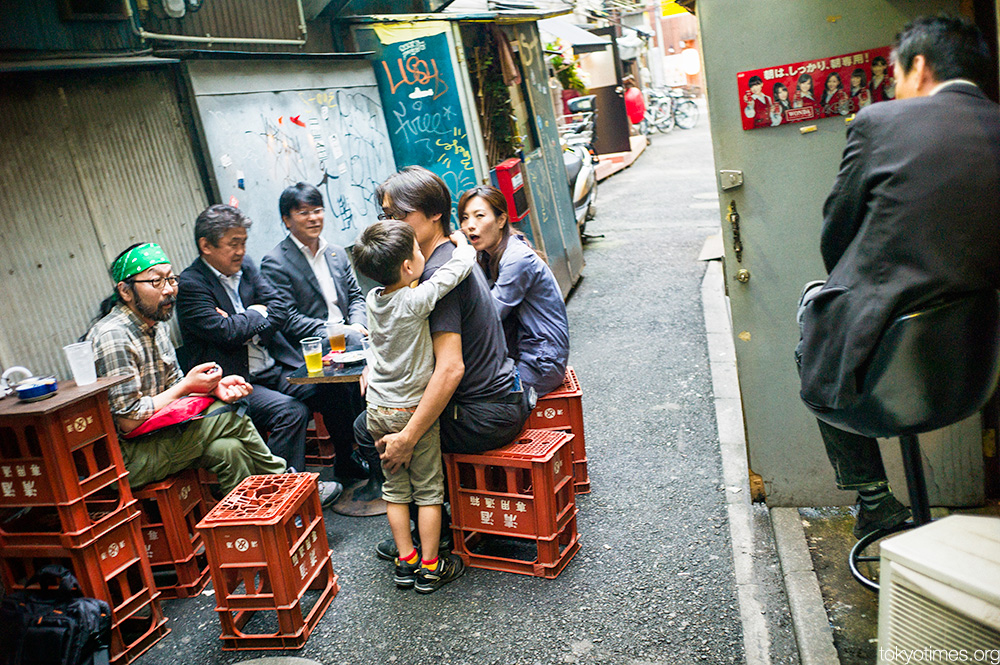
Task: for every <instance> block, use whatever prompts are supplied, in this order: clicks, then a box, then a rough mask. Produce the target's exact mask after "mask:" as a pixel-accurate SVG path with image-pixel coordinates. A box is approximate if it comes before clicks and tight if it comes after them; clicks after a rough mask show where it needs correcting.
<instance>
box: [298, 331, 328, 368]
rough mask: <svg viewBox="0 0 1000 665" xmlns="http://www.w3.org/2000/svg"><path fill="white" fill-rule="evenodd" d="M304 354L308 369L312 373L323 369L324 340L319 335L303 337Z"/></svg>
mask: <svg viewBox="0 0 1000 665" xmlns="http://www.w3.org/2000/svg"><path fill="white" fill-rule="evenodd" d="M301 344H302V355H303V357H305V359H306V371H307V372H309V373H310V374H314V373H317V372H322V371H323V340H322V339H321V338H319V337H303V338H302V342H301Z"/></svg>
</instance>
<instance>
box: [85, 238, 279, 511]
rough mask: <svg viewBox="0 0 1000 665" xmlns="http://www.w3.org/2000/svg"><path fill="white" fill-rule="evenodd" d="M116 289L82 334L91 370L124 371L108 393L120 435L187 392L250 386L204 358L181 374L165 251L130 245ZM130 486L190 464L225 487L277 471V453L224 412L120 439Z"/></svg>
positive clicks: (115, 266) (234, 393) (235, 395)
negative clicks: (170, 329) (170, 325)
mask: <svg viewBox="0 0 1000 665" xmlns="http://www.w3.org/2000/svg"><path fill="white" fill-rule="evenodd" d="M111 278H112V280H113V281H114V283H115V291H114V293H113V294H112V295H111V296H110V297H109V298H107V299H106V300H105V301H104V302H103V303H101V310H100V314H99V315H98V320H97V321H96V322H95V323H94V324H93V325H92V326H91V328H90V330H89V331H88V332H87V335H86V338H87V339H89V340H92V341H93V342H94V350H95V354H96V357H97V373H98V374H99V375H100V376H127V377H128V378H129V380H128V381H125V382H123V383H119V384H118V385H116V386H114V387H113V388H111V389H110V390H109V391H108V399H109V402H110V404H111V413H112V415H113V416H114V418H115V425H116V427H117V428H118V431H119V432H120V433H121V434H127V433H128V432H130V431H132V430H133V429H135V428H136V427H138V426H139V425H140V424H142V423H143V422H145V421H146V420H147V419H148V418H149V417H150V416H152V415H153V414H154V413H155V412H156V411H157V410H159V409H161V408H163V407H164V406H166V405H167V404H169V403H171V402H172V401H174V400H176V399H178V398H180V397H184V396H186V395H190V394H211V395H214V396H215V397H217V398H218V399H219V400H220V402H219V403H217V404H215V405H213V406H211V407H209V412H211V411H213V410H214V409H216V408H219V407H221V405H222V402H227V403H228V402H234V401H236V400H238V399H240V398H242V397H246V396H247V395H249V394H250V392H251V391H252V390H253V388H252V387H251V386H250V384H249V383H247V382H246V381H245V380H244V379H243V378H242V377H240V376H236V375H231V376H226V377H223V376H222V372H221V371H220V369H219V367H218V366H217V365H216V364H215V363H203V364H201V365H198V366H197V367H193V368H192V369H191V371H190V372H188V373H187V375H184V374H183V373H182V372H181V370H180V366H179V365H178V363H177V354H176V353H175V351H174V347H173V344H171V342H170V337H169V335H168V333H167V328H166V326H164V325H161V323H163V322H165V321H167V320H169V319H170V317H171V316H172V315H173V312H174V303H175V301H176V295H177V277H176V276H175V275H174V272H173V269H172V268H171V266H170V260H169V259H168V258H167V256H166V254H165V253H164V252H163V249H162V248H161V247H160V246H159V245H156V244H153V243H145V244H138V245H133V246H132V247H129V248H128V249H126V250H125V251H124V252H122V253H121V254H119V255H118V257H117V258H116V259H115V260H114V262H113V263H112V265H111ZM119 445H120V446H121V450H122V457H124V459H125V468H126V469H128V472H129V478H128V480H129V484H130V485H131V486H132V487H136V488H138V487H142V486H143V485H146V484H148V483H151V482H155V481H157V480H162V479H163V478H166V477H167V476H169V475H170V474H173V473H177V472H178V471H181V470H183V469H187V468H191V467H195V468H205V469H208V470H210V471H212V472H214V473H215V474H216V475H217V476H218V478H219V484H220V486H221V488H222V490H223V491H224V492H226V493H228V492H229V491H230V490H232V489H233V488H234V487H236V485H238V484H239V483H240V481H242V480H243V479H244V478H246V477H247V476H251V475H256V474H269V473H281V472H283V471H284V470H285V461H284V460H283V459H281V458H280V457H275V456H274V455H272V454H271V451H270V450H268V448H267V446H266V445H265V444H264V442H263V441H262V440H261V438H260V435H259V434H258V433H257V429H256V428H255V427H254V426H253V423H252V422H251V421H250V419H249V418H248V417H246V416H241V415H238V414H237V413H235V412H228V413H224V414H220V415H217V416H213V417H211V418H202V419H199V420H194V421H190V422H188V423H186V424H182V425H176V426H172V427H168V428H166V429H163V430H158V431H154V432H151V433H149V434H145V435H142V436H139V437H136V438H135V439H124V438H122V439H120V440H119Z"/></svg>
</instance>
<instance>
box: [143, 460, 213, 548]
mask: <svg viewBox="0 0 1000 665" xmlns="http://www.w3.org/2000/svg"><path fill="white" fill-rule="evenodd" d="M135 497H136V498H137V499H138V500H139V504H140V511H141V513H142V535H143V539H144V541H145V544H146V554H147V555H148V556H149V562H150V563H151V564H161V563H173V562H175V561H186V560H187V559H189V558H190V557H191V555H193V554H194V553H195V552H196V551H197V550H198V549H200V548H201V536H200V535H199V534H198V531H197V529H196V528H195V525H196V524H198V522H199V521H200V520H201V518H202V517H204V516H205V513H206V512H207V511H206V510H205V501H204V499H203V498H202V488H201V483H200V482H199V480H198V474H197V473H196V472H195V471H194V469H188V470H186V471H182V472H181V473H178V474H175V475H173V476H170V477H169V478H166V479H164V480H161V481H160V482H156V483H150V484H149V485H146V486H145V487H143V488H142V489H140V490H135Z"/></svg>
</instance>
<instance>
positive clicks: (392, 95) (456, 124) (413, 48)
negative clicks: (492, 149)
mask: <svg viewBox="0 0 1000 665" xmlns="http://www.w3.org/2000/svg"><path fill="white" fill-rule="evenodd" d="M446 29H447V28H446V27H442V28H441V29H440V31H439V32H437V34H427V33H428V30H427V26H421V28H415V29H413V30H412V33H413V35H414V37H413V39H407V38H406V32H407V30H406V28H395V27H394V28H393V29H392V30H391V31H389V30H386V31H384V32H383V31H380V30H378V29H376V30H374V31H372V32H370V33H368V35H370V36H371V37H373V39H370V41H371V42H373V43H370V44H364V46H363V47H364V48H370V49H371V50H373V51H375V57H374V60H373V62H372V64H373V65H374V69H375V77H376V79H377V81H378V87H379V94H380V96H381V98H382V107H383V109H384V112H385V120H386V125H387V126H388V130H389V141H390V143H391V144H392V151H393V154H394V156H395V158H396V166H397V167H398V168H402V167H404V166H410V165H414V164H416V165H419V166H423V167H425V168H427V169H430V170H431V171H433V172H434V173H436V174H437V175H439V176H440V177H441V179H442V180H444V181H445V183H446V184H447V185H448V189H449V190H450V191H451V194H452V218H453V219H457V218H456V206H457V201H458V196H459V194H461V193H462V192H463V191H465V190H466V189H469V188H470V187H474V186H475V185H476V184H478V183H477V180H476V171H475V165H474V164H473V159H472V151H471V149H470V144H469V136H468V131H467V130H466V126H465V119H464V116H463V115H462V103H461V100H460V98H459V94H458V84H457V82H456V80H455V69H454V67H453V66H452V62H453V61H452V54H451V48H450V45H449V43H448V35H447V32H446ZM368 35H366V36H368ZM387 35H391V38H387ZM359 37H360V35H359ZM400 37H402V39H400ZM365 41H369V40H365ZM387 41H388V42H389V43H386V42H387Z"/></svg>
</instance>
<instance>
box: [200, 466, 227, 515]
mask: <svg viewBox="0 0 1000 665" xmlns="http://www.w3.org/2000/svg"><path fill="white" fill-rule="evenodd" d="M197 471H198V482H199V483H201V498H202V499H204V501H205V512H206V513H207V512H208V511H209V510H211V509H212V508H215V504H217V503H219V502H218V500H216V498H215V495H214V494H212V492H213V491H216V490H218V489H219V478H218V476H216V475H215V474H214V473H212V472H211V471H209V470H208V469H197ZM220 494H221V492H220Z"/></svg>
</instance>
